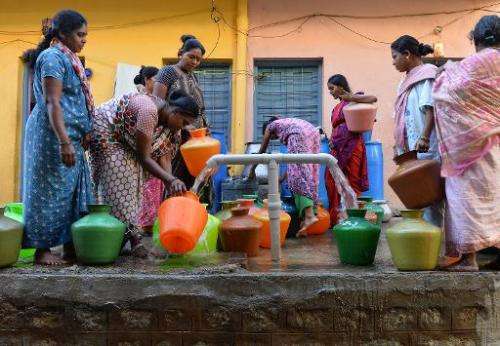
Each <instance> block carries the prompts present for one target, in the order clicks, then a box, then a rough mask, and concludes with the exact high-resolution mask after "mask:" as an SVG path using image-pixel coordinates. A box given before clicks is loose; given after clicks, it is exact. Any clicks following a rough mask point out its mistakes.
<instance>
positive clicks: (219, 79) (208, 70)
mask: <svg viewBox="0 0 500 346" xmlns="http://www.w3.org/2000/svg"><path fill="white" fill-rule="evenodd" d="M195 74H196V77H197V78H198V81H199V83H200V88H201V90H202V91H203V96H204V98H205V108H206V113H207V118H208V122H209V123H210V125H211V129H212V130H213V131H220V132H223V133H224V135H225V137H226V143H227V144H228V146H229V145H230V143H231V141H230V138H231V100H232V98H231V70H230V66H229V65H228V64H213V63H212V64H211V63H206V64H203V65H202V66H200V67H199V68H198V69H197V70H196V71H195Z"/></svg>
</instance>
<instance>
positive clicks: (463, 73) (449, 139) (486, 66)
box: [433, 15, 500, 271]
mask: <svg viewBox="0 0 500 346" xmlns="http://www.w3.org/2000/svg"><path fill="white" fill-rule="evenodd" d="M471 39H472V41H473V42H474V45H475V48H476V53H475V54H472V55H471V56H469V57H467V58H465V59H463V60H462V61H460V62H456V63H452V62H448V63H447V64H446V65H445V66H444V68H443V72H442V73H441V74H440V75H439V77H438V78H437V79H436V82H435V84H434V90H433V97H434V100H435V106H436V129H437V135H438V136H437V137H438V142H439V150H440V152H441V156H442V165H441V175H442V176H443V177H445V190H446V202H447V203H446V213H445V223H444V229H445V240H446V251H445V257H444V258H443V259H442V261H441V267H444V268H447V269H448V270H453V271H477V270H478V269H479V267H478V264H477V261H476V253H477V252H478V251H480V250H482V249H485V248H488V247H497V248H500V207H499V206H498V201H499V200H500V179H499V173H498V172H499V170H500V148H499V144H500V103H499V102H500V53H499V51H498V49H499V48H500V18H499V17H498V16H497V15H491V16H485V17H483V18H481V19H480V20H479V22H478V23H477V24H476V27H475V28H474V30H473V31H472V32H471ZM497 262H498V263H500V255H499V256H498V258H497Z"/></svg>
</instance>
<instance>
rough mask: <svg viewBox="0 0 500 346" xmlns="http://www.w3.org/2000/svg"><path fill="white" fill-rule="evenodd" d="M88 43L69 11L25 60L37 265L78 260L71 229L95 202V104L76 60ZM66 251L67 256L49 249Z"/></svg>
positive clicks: (31, 244)
mask: <svg viewBox="0 0 500 346" xmlns="http://www.w3.org/2000/svg"><path fill="white" fill-rule="evenodd" d="M86 42H87V21H86V20H85V18H84V17H83V16H82V15H81V14H80V13H78V12H75V11H72V10H65V11H61V12H59V13H57V14H56V15H55V16H54V18H53V19H52V24H51V27H50V28H49V29H48V30H46V31H45V35H44V38H43V40H42V42H41V43H40V44H39V45H38V47H37V48H36V50H34V51H30V52H27V54H26V55H25V57H26V60H27V62H28V63H29V64H31V65H32V66H33V67H34V71H35V75H34V82H33V89H34V95H35V99H36V106H35V108H34V109H33V111H32V112H31V114H30V116H29V118H28V121H27V123H26V130H25V131H26V133H25V145H24V170H23V184H24V185H23V203H24V207H25V214H24V218H25V225H24V241H23V246H24V247H28V248H36V252H35V263H36V264H43V265H59V264H64V263H66V262H67V261H69V260H74V258H75V252H74V248H73V243H72V239H71V224H72V223H73V222H75V221H77V220H78V219H79V218H80V217H81V216H82V215H83V214H84V213H86V212H87V204H88V203H91V202H92V192H91V188H90V176H89V169H88V165H87V162H86V159H85V154H84V151H85V149H86V148H87V145H88V143H89V132H90V131H91V128H92V121H91V116H92V114H93V111H94V102H93V98H92V94H91V92H90V86H89V83H88V81H87V78H86V76H85V70H84V68H83V66H82V63H81V61H80V59H79V58H78V56H77V55H76V54H77V53H79V52H80V51H81V50H82V49H83V47H84V46H85V43H86ZM61 244H63V245H64V256H63V258H60V257H58V256H56V255H55V254H53V253H51V251H50V248H51V247H54V246H57V245H61Z"/></svg>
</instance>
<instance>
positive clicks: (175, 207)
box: [158, 191, 208, 254]
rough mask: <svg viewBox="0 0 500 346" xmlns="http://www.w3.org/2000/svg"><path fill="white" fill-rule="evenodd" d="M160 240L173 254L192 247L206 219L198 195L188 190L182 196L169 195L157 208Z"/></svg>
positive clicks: (206, 216) (186, 250) (183, 251)
mask: <svg viewBox="0 0 500 346" xmlns="http://www.w3.org/2000/svg"><path fill="white" fill-rule="evenodd" d="M158 218H159V220H160V242H161V244H162V246H163V247H164V248H165V249H166V250H167V251H168V252H169V253H173V254H184V253H186V252H189V251H191V250H193V249H194V247H195V246H196V243H197V242H198V239H199V238H200V236H201V234H202V232H203V229H204V228H205V226H206V224H207V220H208V213H207V211H206V209H205V207H204V206H203V205H202V204H201V203H200V202H199V201H198V196H196V195H195V194H194V193H192V192H190V191H188V192H185V193H184V195H183V196H178V197H170V198H168V199H167V200H166V201H164V202H163V203H162V204H161V206H160V209H159V210H158Z"/></svg>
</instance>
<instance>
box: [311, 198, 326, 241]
mask: <svg viewBox="0 0 500 346" xmlns="http://www.w3.org/2000/svg"><path fill="white" fill-rule="evenodd" d="M316 217H317V218H318V221H316V222H315V223H313V224H312V225H311V226H309V227H307V229H306V233H307V235H317V234H323V233H325V232H326V231H328V229H329V228H330V214H329V213H328V212H327V211H326V210H325V209H324V208H323V206H322V205H321V204H318V208H317V211H316Z"/></svg>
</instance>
